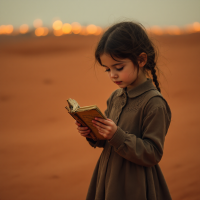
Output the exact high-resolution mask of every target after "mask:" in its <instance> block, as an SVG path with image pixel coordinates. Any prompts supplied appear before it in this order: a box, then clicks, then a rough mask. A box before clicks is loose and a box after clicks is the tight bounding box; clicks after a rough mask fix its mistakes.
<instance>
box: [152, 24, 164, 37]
mask: <svg viewBox="0 0 200 200" xmlns="http://www.w3.org/2000/svg"><path fill="white" fill-rule="evenodd" d="M150 31H151V32H152V33H154V34H155V35H162V34H163V30H162V29H161V28H160V27H159V26H152V27H151V29H150Z"/></svg>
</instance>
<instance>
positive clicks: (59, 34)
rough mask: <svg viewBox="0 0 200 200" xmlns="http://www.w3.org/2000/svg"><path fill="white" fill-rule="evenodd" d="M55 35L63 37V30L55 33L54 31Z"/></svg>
mask: <svg viewBox="0 0 200 200" xmlns="http://www.w3.org/2000/svg"><path fill="white" fill-rule="evenodd" d="M53 34H54V35H55V36H61V35H63V31H62V29H59V30H54V31H53Z"/></svg>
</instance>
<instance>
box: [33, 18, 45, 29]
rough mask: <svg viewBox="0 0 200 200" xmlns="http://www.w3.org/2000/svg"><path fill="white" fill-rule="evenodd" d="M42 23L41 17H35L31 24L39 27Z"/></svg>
mask: <svg viewBox="0 0 200 200" xmlns="http://www.w3.org/2000/svg"><path fill="white" fill-rule="evenodd" d="M42 24H43V22H42V20H41V19H35V20H34V21H33V26H34V27H35V28H38V27H41V26H42Z"/></svg>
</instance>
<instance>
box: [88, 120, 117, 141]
mask: <svg viewBox="0 0 200 200" xmlns="http://www.w3.org/2000/svg"><path fill="white" fill-rule="evenodd" d="M92 123H93V125H94V126H95V127H96V128H97V129H98V131H99V134H101V135H102V136H103V137H104V138H105V139H107V140H110V139H111V138H112V137H113V135H114V134H115V132H116V131H117V125H116V124H115V123H114V122H113V121H112V120H111V119H101V118H95V120H92Z"/></svg>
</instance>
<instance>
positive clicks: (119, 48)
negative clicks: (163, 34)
mask: <svg viewBox="0 0 200 200" xmlns="http://www.w3.org/2000/svg"><path fill="white" fill-rule="evenodd" d="M143 52H144V53H146V54H147V63H146V64H145V66H144V67H143V69H144V72H145V73H146V74H147V75H149V72H150V73H151V75H152V77H153V81H154V83H155V85H156V87H157V89H158V91H160V87H159V83H158V80H157V75H156V68H157V66H156V61H157V52H156V50H155V47H154V45H153V43H152V42H151V40H150V39H149V37H148V35H147V33H146V31H145V28H144V27H143V26H142V25H141V24H139V23H134V22H120V23H117V24H115V25H113V26H111V27H110V28H109V29H108V30H107V31H106V32H105V33H104V34H103V36H102V38H101V39H100V41H99V43H98V45H97V48H96V51H95V58H96V60H97V61H98V62H99V64H100V65H102V63H101V59H100V56H101V55H102V54H104V53H106V54H109V55H110V56H111V57H112V58H113V59H114V58H115V59H114V60H116V58H129V59H130V60H131V61H132V62H133V64H134V65H135V66H137V68H138V69H139V65H138V59H139V55H140V54H141V53H143Z"/></svg>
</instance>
